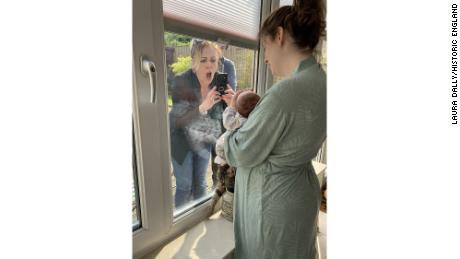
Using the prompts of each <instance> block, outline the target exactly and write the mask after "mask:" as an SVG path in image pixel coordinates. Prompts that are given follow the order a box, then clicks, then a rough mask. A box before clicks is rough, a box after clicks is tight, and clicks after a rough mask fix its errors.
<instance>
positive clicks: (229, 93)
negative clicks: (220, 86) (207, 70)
mask: <svg viewBox="0 0 460 259" xmlns="http://www.w3.org/2000/svg"><path fill="white" fill-rule="evenodd" d="M227 88H228V89H227V90H225V94H224V95H222V100H224V102H225V103H226V104H227V105H228V106H230V104H231V102H232V99H233V96H234V95H235V91H233V89H232V88H231V87H230V85H227Z"/></svg>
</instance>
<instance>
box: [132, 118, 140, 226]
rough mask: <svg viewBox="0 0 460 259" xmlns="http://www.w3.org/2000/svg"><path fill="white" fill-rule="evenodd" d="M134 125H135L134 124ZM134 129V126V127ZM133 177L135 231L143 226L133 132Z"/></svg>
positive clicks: (133, 221)
mask: <svg viewBox="0 0 460 259" xmlns="http://www.w3.org/2000/svg"><path fill="white" fill-rule="evenodd" d="M133 127H134V126H133ZM133 130H134V128H133ZM132 163H133V178H132V185H131V186H132V191H131V193H132V195H131V207H132V210H131V211H132V224H133V231H134V230H136V229H138V228H140V226H141V216H140V202H139V187H138V182H137V163H136V148H135V142H134V133H133V157H132Z"/></svg>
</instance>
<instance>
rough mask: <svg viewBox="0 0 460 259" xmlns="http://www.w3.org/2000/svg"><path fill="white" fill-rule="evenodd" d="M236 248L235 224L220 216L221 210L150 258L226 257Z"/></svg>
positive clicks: (191, 258)
mask: <svg viewBox="0 0 460 259" xmlns="http://www.w3.org/2000/svg"><path fill="white" fill-rule="evenodd" d="M234 248H235V241H234V238H233V224H232V222H229V221H227V220H226V219H224V218H223V217H221V216H220V211H219V212H217V213H215V214H214V215H212V216H211V217H210V218H209V219H207V220H205V221H202V222H200V223H199V224H198V225H196V226H194V227H193V228H192V229H190V230H189V231H187V232H185V233H184V234H182V235H181V236H179V237H178V238H176V239H175V240H174V241H172V242H170V243H169V244H167V245H166V246H164V247H163V248H161V250H160V251H156V252H155V253H154V254H149V255H147V256H145V257H143V259H150V258H190V259H195V258H197V259H198V258H219V259H221V258H224V257H225V256H226V255H228V254H230V253H231V252H232V251H233V249H234Z"/></svg>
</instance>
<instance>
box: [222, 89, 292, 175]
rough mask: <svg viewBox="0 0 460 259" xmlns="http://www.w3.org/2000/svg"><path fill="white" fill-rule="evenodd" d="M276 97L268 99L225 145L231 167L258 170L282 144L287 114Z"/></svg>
mask: <svg viewBox="0 0 460 259" xmlns="http://www.w3.org/2000/svg"><path fill="white" fill-rule="evenodd" d="M277 98H278V97H276V96H275V95H267V96H265V97H264V98H263V99H262V101H261V102H260V103H259V105H258V106H257V107H256V108H255V109H254V111H253V112H251V114H250V115H249V118H248V120H247V121H246V123H245V124H244V125H243V126H242V127H241V128H239V129H237V130H236V131H234V132H232V133H230V134H229V135H228V136H227V138H226V139H225V142H224V151H225V157H226V160H227V162H228V164H230V165H231V166H235V167H255V166H258V165H260V164H261V163H263V162H264V161H265V160H266V159H267V158H268V157H269V155H270V153H271V152H272V150H273V148H274V147H275V146H276V144H277V143H278V141H280V139H281V137H282V135H283V132H284V130H285V128H286V124H287V118H286V113H285V112H283V111H282V109H281V106H280V102H279V100H278V99H277Z"/></svg>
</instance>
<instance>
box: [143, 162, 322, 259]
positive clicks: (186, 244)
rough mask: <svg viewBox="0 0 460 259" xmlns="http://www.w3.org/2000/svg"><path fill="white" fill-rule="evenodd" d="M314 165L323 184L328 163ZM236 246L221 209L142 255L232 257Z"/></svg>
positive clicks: (198, 258) (149, 258) (196, 258)
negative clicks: (162, 245) (157, 248)
mask: <svg viewBox="0 0 460 259" xmlns="http://www.w3.org/2000/svg"><path fill="white" fill-rule="evenodd" d="M313 167H314V168H315V172H316V174H317V176H318V178H319V181H320V184H321V183H322V179H323V177H324V173H325V169H326V165H325V164H321V163H318V162H313ZM218 205H219V204H218ZM234 248H235V240H234V235H233V223H232V222H229V221H227V220H226V219H224V218H223V217H221V216H220V211H219V212H217V213H215V214H214V215H212V216H211V217H210V218H208V219H207V220H204V221H202V222H200V223H199V224H197V225H196V226H194V227H193V228H191V229H190V230H188V231H187V232H185V233H184V234H182V235H181V236H179V237H178V238H176V239H174V240H173V241H172V242H170V243H168V244H167V245H165V246H164V247H162V248H161V249H159V250H156V251H155V252H153V253H150V254H148V255H146V256H144V257H142V259H153V258H189V259H202V258H216V259H221V258H232V256H231V255H230V254H231V253H232V252H233V250H234Z"/></svg>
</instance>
